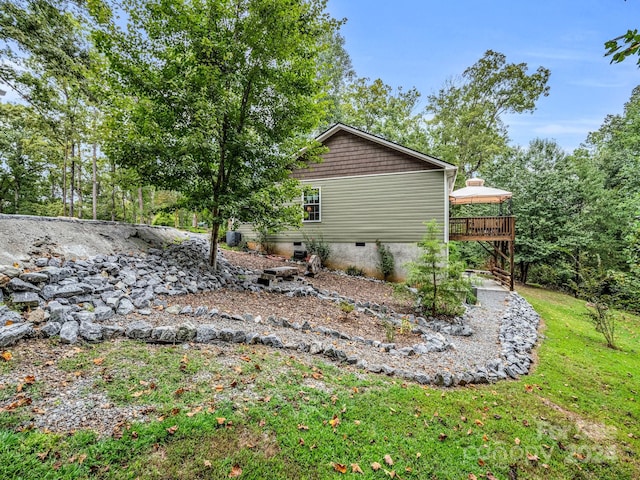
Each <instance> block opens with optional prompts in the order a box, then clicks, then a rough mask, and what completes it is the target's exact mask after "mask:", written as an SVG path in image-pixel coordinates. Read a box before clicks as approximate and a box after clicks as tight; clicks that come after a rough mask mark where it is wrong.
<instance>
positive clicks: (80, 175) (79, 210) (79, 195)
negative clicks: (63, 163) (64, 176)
mask: <svg viewBox="0 0 640 480" xmlns="http://www.w3.org/2000/svg"><path fill="white" fill-rule="evenodd" d="M81 145H82V144H81V143H80V142H78V218H82V149H81V148H80V147H81Z"/></svg>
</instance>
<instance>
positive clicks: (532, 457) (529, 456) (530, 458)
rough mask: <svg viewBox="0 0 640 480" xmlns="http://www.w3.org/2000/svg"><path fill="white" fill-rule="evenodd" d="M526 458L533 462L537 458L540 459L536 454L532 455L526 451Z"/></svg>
mask: <svg viewBox="0 0 640 480" xmlns="http://www.w3.org/2000/svg"><path fill="white" fill-rule="evenodd" d="M527 460H529V461H530V462H533V463H535V462H537V461H538V460H540V458H538V455H534V454H533V453H529V452H527Z"/></svg>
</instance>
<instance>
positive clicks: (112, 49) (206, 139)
mask: <svg viewBox="0 0 640 480" xmlns="http://www.w3.org/2000/svg"><path fill="white" fill-rule="evenodd" d="M325 3H326V2H325V1H324V0H309V1H305V0H294V1H290V0H196V1H186V0H162V1H156V0H151V1H146V0H131V1H130V2H127V4H126V7H125V8H126V14H127V15H128V18H129V23H128V25H127V27H126V28H125V29H123V30H121V29H119V28H117V27H116V26H113V25H112V27H111V29H109V30H108V31H104V32H102V33H101V34H99V35H98V36H97V38H98V45H99V47H100V48H101V50H102V51H103V52H104V53H105V55H107V57H108V59H109V61H110V65H111V68H112V71H113V77H112V79H113V85H114V87H113V88H114V89H116V90H117V92H118V94H119V98H116V99H115V108H114V111H113V115H112V123H111V129H112V132H113V133H112V137H111V140H110V142H109V145H108V147H107V150H108V152H109V154H110V155H112V156H114V158H117V160H118V162H120V163H121V164H123V165H128V166H131V167H134V168H136V169H137V171H138V172H139V173H140V175H141V177H142V178H144V179H145V180H146V181H148V182H149V183H151V184H154V185H157V186H160V187H162V188H166V189H171V190H175V191H179V192H181V193H182V194H183V195H184V197H185V199H186V200H187V201H188V202H189V203H190V204H191V205H193V206H197V207H198V208H200V209H202V208H207V209H208V210H209V211H210V212H211V213H212V217H213V228H212V236H211V257H210V262H211V264H212V265H215V262H216V252H217V240H218V235H219V228H220V226H221V225H222V224H223V222H225V221H226V220H227V219H229V218H231V217H236V218H239V219H241V220H244V221H251V220H253V219H254V218H253V217H254V212H264V211H265V210H264V209H262V208H251V207H252V202H254V200H255V201H256V202H259V201H261V200H260V198H269V200H270V201H272V202H275V203H274V205H278V204H282V203H283V202H285V201H287V200H290V199H292V198H294V197H295V196H297V195H299V191H297V189H295V188H290V187H291V183H290V182H285V181H284V180H285V179H287V177H288V174H289V173H290V171H291V170H292V169H293V168H295V167H296V166H297V165H296V162H297V161H298V160H296V158H297V156H296V155H295V154H296V152H298V151H300V149H301V148H302V147H310V146H311V143H310V140H309V136H308V134H309V132H311V131H312V130H313V129H314V128H315V127H316V126H317V124H318V122H319V120H320V119H321V117H322V114H323V104H322V102H320V101H319V99H320V98H321V97H322V95H323V91H324V89H323V83H322V76H321V75H319V74H318V55H319V53H320V52H321V51H322V49H323V48H324V45H325V44H324V42H323V39H326V38H329V37H330V35H329V33H330V32H331V31H332V30H333V29H335V28H337V26H338V22H335V21H333V20H332V19H331V18H330V17H329V16H328V14H326V13H325V12H324V9H325ZM316 153H317V151H316V149H315V148H308V149H307V150H306V154H305V156H304V158H303V159H302V160H303V161H311V160H315V159H316V158H317V156H316ZM274 186H280V187H281V188H280V189H279V191H278V192H277V194H274ZM265 189H270V190H269V195H268V196H265V195H261V196H260V198H257V197H256V196H257V195H258V194H259V192H263V191H264V190H265ZM279 212H280V213H287V212H289V210H287V209H282V210H278V209H271V210H270V213H273V214H278V213H279ZM299 221H300V217H299V216H298V217H297V218H290V219H289V222H290V223H296V222H299Z"/></svg>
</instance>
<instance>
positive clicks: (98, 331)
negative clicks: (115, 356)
mask: <svg viewBox="0 0 640 480" xmlns="http://www.w3.org/2000/svg"><path fill="white" fill-rule="evenodd" d="M78 334H79V335H80V337H82V338H83V339H85V340H86V341H87V342H99V341H101V340H102V326H101V325H98V324H97V323H93V322H89V321H82V322H81V323H80V327H79V328H78Z"/></svg>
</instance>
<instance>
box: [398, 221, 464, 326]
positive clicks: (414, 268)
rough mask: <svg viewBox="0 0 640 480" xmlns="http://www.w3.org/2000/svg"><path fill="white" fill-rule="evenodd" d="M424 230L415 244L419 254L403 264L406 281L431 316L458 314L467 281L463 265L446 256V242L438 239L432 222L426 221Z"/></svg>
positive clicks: (436, 226)
mask: <svg viewBox="0 0 640 480" xmlns="http://www.w3.org/2000/svg"><path fill="white" fill-rule="evenodd" d="M426 226H427V233H426V234H425V236H424V238H423V239H422V241H420V242H419V243H418V246H419V247H420V248H422V254H421V255H420V258H419V260H418V261H417V262H410V263H408V264H407V269H408V272H409V275H408V276H407V284H409V285H411V286H413V287H415V288H416V289H417V290H418V296H419V297H420V303H421V305H422V308H423V309H425V310H426V311H428V312H429V313H430V314H431V315H432V316H436V315H447V316H453V315H458V314H460V313H462V310H463V308H462V302H463V301H464V300H465V299H466V298H467V296H468V294H469V292H470V290H471V283H470V282H469V280H468V279H466V278H464V277H463V275H462V274H463V272H464V265H463V264H462V263H461V262H459V261H457V260H456V259H455V258H453V255H451V256H450V258H449V259H447V257H446V255H445V249H446V245H445V244H444V243H443V242H442V241H441V240H440V239H439V234H440V229H439V227H438V225H437V223H436V222H435V221H432V222H429V223H427V224H426Z"/></svg>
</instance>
